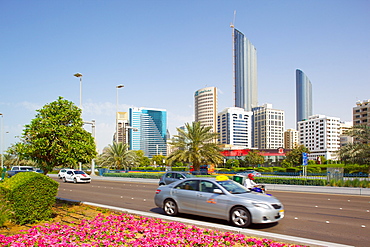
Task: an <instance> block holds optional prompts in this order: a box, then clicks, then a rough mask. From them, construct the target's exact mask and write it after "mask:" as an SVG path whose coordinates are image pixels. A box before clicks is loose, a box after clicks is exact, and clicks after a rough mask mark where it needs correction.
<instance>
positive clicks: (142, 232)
mask: <svg viewBox="0 0 370 247" xmlns="http://www.w3.org/2000/svg"><path fill="white" fill-rule="evenodd" d="M0 246H39V247H43V246H45V247H46V246H67V247H69V246H143V247H145V246H189V247H191V246H273V247H278V246H279V247H280V246H295V247H297V246H298V245H290V244H284V243H278V242H273V241H272V240H269V239H258V238H250V237H247V236H245V235H242V234H233V233H229V232H220V231H213V230H208V229H202V228H198V227H195V226H188V225H185V224H183V223H177V222H165V221H162V220H160V219H155V218H146V217H142V216H134V215H130V214H121V215H113V214H112V215H109V216H104V215H102V214H99V215H98V216H97V217H95V218H94V219H92V220H83V221H82V222H81V223H79V224H71V225H63V224H60V223H54V224H44V225H38V226H34V227H32V228H31V229H29V230H27V231H25V232H24V233H22V234H16V235H12V236H4V235H0Z"/></svg>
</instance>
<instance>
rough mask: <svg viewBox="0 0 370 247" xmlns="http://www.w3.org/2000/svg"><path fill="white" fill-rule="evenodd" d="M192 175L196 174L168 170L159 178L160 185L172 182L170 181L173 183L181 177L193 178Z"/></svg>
mask: <svg viewBox="0 0 370 247" xmlns="http://www.w3.org/2000/svg"><path fill="white" fill-rule="evenodd" d="M192 177H194V176H193V175H191V174H190V173H187V172H166V173H165V174H163V176H162V177H161V178H160V179H159V185H166V184H170V183H173V182H175V181H178V180H181V179H185V178H192Z"/></svg>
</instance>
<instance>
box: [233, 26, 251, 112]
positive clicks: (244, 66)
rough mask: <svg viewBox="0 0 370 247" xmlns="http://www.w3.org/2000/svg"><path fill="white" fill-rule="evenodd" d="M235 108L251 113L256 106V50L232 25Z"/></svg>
mask: <svg viewBox="0 0 370 247" xmlns="http://www.w3.org/2000/svg"><path fill="white" fill-rule="evenodd" d="M231 27H232V28H233V41H234V43H233V47H234V49H233V55H234V80H235V107H239V108H243V109H244V110H246V111H251V110H252V108H253V107H257V106H258V84H257V50H256V48H255V47H254V46H253V45H252V43H251V42H250V41H249V40H248V39H247V38H246V37H245V36H244V34H243V33H242V32H240V31H239V30H237V29H235V28H234V26H233V25H231Z"/></svg>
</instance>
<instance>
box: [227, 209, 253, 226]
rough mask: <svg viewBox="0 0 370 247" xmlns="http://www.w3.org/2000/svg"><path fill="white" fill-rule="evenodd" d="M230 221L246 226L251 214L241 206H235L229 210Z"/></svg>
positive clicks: (248, 223)
mask: <svg viewBox="0 0 370 247" xmlns="http://www.w3.org/2000/svg"><path fill="white" fill-rule="evenodd" d="M230 221H231V223H232V224H233V225H234V226H238V227H248V226H249V225H250V224H251V214H250V213H249V211H248V210H247V209H245V208H243V207H236V208H233V209H232V210H231V213H230Z"/></svg>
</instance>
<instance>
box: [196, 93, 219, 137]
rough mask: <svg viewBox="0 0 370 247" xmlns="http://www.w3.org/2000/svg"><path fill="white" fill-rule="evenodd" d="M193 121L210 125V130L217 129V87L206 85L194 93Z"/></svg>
mask: <svg viewBox="0 0 370 247" xmlns="http://www.w3.org/2000/svg"><path fill="white" fill-rule="evenodd" d="M194 101H195V104H194V105H195V109H194V110H195V122H200V124H201V126H206V127H211V131H212V132H215V131H216V130H217V88H216V87H206V88H202V89H199V90H197V91H196V92H195V94H194Z"/></svg>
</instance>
